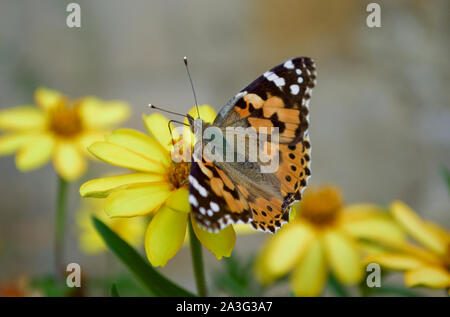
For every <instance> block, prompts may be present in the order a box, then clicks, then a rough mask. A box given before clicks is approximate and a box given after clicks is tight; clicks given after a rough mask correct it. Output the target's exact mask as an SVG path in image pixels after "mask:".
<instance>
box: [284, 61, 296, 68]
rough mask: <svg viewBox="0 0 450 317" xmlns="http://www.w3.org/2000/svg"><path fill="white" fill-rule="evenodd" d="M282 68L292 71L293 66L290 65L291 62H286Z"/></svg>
mask: <svg viewBox="0 0 450 317" xmlns="http://www.w3.org/2000/svg"><path fill="white" fill-rule="evenodd" d="M283 66H284V67H285V68H287V69H294V64H293V63H292V60H288V61H287V62H286V63H284V65H283Z"/></svg>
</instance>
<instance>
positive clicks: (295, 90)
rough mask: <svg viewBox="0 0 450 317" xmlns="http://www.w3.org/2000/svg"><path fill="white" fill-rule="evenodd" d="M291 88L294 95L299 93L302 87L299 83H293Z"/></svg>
mask: <svg viewBox="0 0 450 317" xmlns="http://www.w3.org/2000/svg"><path fill="white" fill-rule="evenodd" d="M289 88H290V89H291V94H293V95H297V94H298V92H299V91H300V87H299V86H298V85H291V86H290V87H289Z"/></svg>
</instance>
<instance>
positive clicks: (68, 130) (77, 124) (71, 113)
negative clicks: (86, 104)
mask: <svg viewBox="0 0 450 317" xmlns="http://www.w3.org/2000/svg"><path fill="white" fill-rule="evenodd" d="M49 115H50V118H49V129H50V131H52V132H53V133H54V134H56V135H58V136H60V137H63V138H70V137H73V136H75V135H77V134H78V133H80V132H81V130H82V122H81V117H80V114H79V110H78V107H77V106H70V107H68V106H67V105H66V102H65V101H61V102H60V104H59V105H58V106H56V107H55V108H53V109H51V110H50V112H49Z"/></svg>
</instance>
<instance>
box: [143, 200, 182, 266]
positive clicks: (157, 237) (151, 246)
mask: <svg viewBox="0 0 450 317" xmlns="http://www.w3.org/2000/svg"><path fill="white" fill-rule="evenodd" d="M187 217H188V215H187V214H186V213H181V212H176V211H174V210H171V209H170V208H168V207H165V206H163V207H161V209H160V210H159V211H158V212H157V213H156V215H155V216H154V217H153V219H152V222H151V223H150V225H149V226H148V228H147V232H146V234H145V252H146V254H147V258H148V260H149V261H150V263H151V264H152V265H153V266H165V265H166V263H167V261H168V260H170V259H171V258H172V257H173V256H174V255H175V254H177V252H178V250H180V248H181V246H182V245H183V241H184V237H185V236H186V225H187Z"/></svg>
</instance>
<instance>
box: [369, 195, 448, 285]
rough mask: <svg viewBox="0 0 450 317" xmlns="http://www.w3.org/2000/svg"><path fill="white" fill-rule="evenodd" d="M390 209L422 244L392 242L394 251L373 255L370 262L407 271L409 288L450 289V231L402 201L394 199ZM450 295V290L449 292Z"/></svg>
mask: <svg viewBox="0 0 450 317" xmlns="http://www.w3.org/2000/svg"><path fill="white" fill-rule="evenodd" d="M390 211H391V213H392V215H393V217H394V218H395V220H396V221H397V222H398V223H399V224H400V226H402V227H403V228H404V230H405V231H406V232H407V233H408V234H409V235H410V236H411V237H412V238H414V240H416V241H417V242H418V243H419V244H420V245H421V247H419V246H417V245H414V244H411V243H406V242H404V243H396V244H395V243H389V244H387V246H388V247H391V248H392V250H393V251H392V252H385V253H379V254H374V255H369V256H368V258H367V259H366V261H367V262H374V263H378V264H380V265H381V266H382V267H385V268H388V269H392V270H400V271H405V272H406V273H405V284H406V285H407V286H409V287H413V286H425V287H429V288H446V289H449V288H450V232H449V231H448V230H447V229H444V228H442V227H440V226H438V225H436V224H434V223H431V222H428V221H424V220H422V219H421V218H420V217H419V216H417V214H415V213H414V211H413V210H412V209H411V208H410V207H408V206H407V205H406V204H405V203H403V202H401V201H394V202H393V203H392V204H391V206H390ZM449 294H450V291H449Z"/></svg>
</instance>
